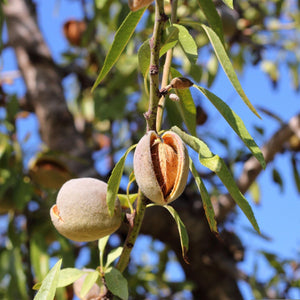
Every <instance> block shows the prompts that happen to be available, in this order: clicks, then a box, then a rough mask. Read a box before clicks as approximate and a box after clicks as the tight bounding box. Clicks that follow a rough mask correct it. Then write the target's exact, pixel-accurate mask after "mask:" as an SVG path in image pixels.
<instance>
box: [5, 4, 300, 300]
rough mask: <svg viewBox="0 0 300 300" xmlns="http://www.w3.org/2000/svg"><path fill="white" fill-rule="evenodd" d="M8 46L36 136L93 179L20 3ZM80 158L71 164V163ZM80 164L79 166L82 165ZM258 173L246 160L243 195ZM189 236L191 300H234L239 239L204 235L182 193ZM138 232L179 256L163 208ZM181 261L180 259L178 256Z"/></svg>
mask: <svg viewBox="0 0 300 300" xmlns="http://www.w3.org/2000/svg"><path fill="white" fill-rule="evenodd" d="M4 12H5V16H6V21H7V27H8V33H9V44H10V45H11V46H12V47H13V48H14V49H15V52H16V57H17V60H18V64H19V68H20V71H21V73H22V76H23V78H24V81H25V84H26V86H27V97H28V98H27V99H28V100H29V102H30V104H31V105H32V107H33V108H34V111H35V113H36V115H37V117H38V120H39V124H40V132H41V137H42V139H43V141H44V142H45V144H46V145H47V146H48V147H49V148H50V149H51V150H54V151H58V152H63V153H68V154H70V155H71V156H70V157H71V159H68V160H67V162H68V165H69V167H70V168H71V169H72V171H73V172H74V173H75V174H77V175H80V176H85V175H90V176H96V174H95V171H94V169H93V162H92V158H91V154H92V152H91V150H90V149H89V148H88V147H87V146H86V145H85V140H84V137H83V136H81V135H80V133H79V132H77V131H76V128H75V126H74V120H73V117H72V115H71V114H70V112H69V111H68V108H67V105H66V102H65V98H64V94H63V89H62V86H61V80H62V78H61V76H60V73H59V72H58V70H57V68H56V66H55V63H54V62H53V60H52V58H51V54H50V52H49V50H48V48H47V46H46V44H45V42H44V40H43V37H42V35H41V33H40V31H39V29H38V26H37V24H36V22H35V18H34V17H33V16H32V15H31V14H30V11H29V9H28V7H27V6H26V3H25V1H24V0H9V1H8V4H7V5H5V6H4ZM299 120H300V117H299V115H298V116H296V117H295V118H293V119H292V120H291V122H290V123H289V124H288V125H285V126H284V127H283V128H281V129H280V130H279V131H278V132H277V133H276V134H275V135H274V136H273V137H272V138H271V139H270V141H269V142H268V143H266V144H265V146H264V147H263V153H264V155H265V158H266V161H267V163H268V162H270V161H272V160H273V158H274V156H275V155H276V153H278V152H280V151H281V149H282V147H283V144H284V143H285V142H286V141H287V140H288V138H289V137H290V136H291V135H292V134H293V132H296V133H297V135H298V136H299V132H298V131H299V128H300V126H299ZM78 157H79V158H80V159H72V158H78ZM82 159H83V161H82ZM260 172H261V167H260V165H259V163H258V162H257V161H256V160H255V159H254V158H251V159H249V161H247V162H246V163H245V166H244V170H243V172H242V174H241V176H240V179H239V180H238V184H239V186H240V188H241V190H242V192H243V193H245V192H246V191H247V190H248V188H249V186H250V185H251V184H252V182H253V181H254V180H255V178H256V177H257V176H258V175H259V173H260ZM174 207H175V208H176V209H177V211H178V212H179V214H180V216H181V218H182V220H183V222H184V223H185V224H186V227H187V230H188V233H189V237H190V250H189V252H188V253H187V256H188V258H189V260H190V264H186V263H184V262H183V261H181V262H182V266H183V268H184V271H185V273H186V276H187V280H190V281H192V282H194V284H195V291H194V295H195V299H202V300H206V299H207V300H213V299H214V300H216V299H220V300H227V299H228V300H229V299H230V300H239V299H242V296H241V294H240V291H239V289H238V287H237V278H238V271H237V269H236V262H237V261H238V260H240V259H242V256H243V249H242V246H241V244H240V243H239V240H238V239H236V238H235V237H234V235H230V233H226V232H225V235H224V238H223V240H219V239H217V238H216V237H215V236H214V235H213V234H212V233H211V232H210V230H209V227H208V226H207V222H206V219H205V216H204V212H203V208H202V204H201V199H200V196H199V195H198V194H197V195H194V194H188V191H186V192H185V193H184V195H183V196H182V197H181V199H179V200H177V201H176V202H175V203H174ZM234 207H235V204H234V202H233V200H232V199H231V197H230V196H228V195H222V196H221V197H219V199H218V201H217V202H216V205H215V209H216V217H217V219H218V220H219V221H220V222H224V221H225V220H226V218H227V217H228V214H229V213H230V212H232V210H233V209H234ZM142 233H145V234H149V235H151V236H153V237H154V238H157V239H160V240H162V241H164V242H166V243H169V244H170V245H171V247H172V248H173V249H174V251H175V252H176V253H177V254H179V253H180V252H181V249H180V242H179V237H178V231H177V228H176V226H175V224H174V221H173V220H172V218H171V217H170V215H169V214H168V212H167V211H166V210H165V209H163V208H157V207H154V208H150V209H147V211H146V217H145V219H144V223H143V225H142ZM178 256H180V255H178Z"/></svg>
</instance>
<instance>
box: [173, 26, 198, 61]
mask: <svg viewBox="0 0 300 300" xmlns="http://www.w3.org/2000/svg"><path fill="white" fill-rule="evenodd" d="M173 26H175V27H176V28H177V29H178V30H179V32H178V40H179V44H180V46H181V48H182V50H183V52H184V53H185V55H186V57H187V58H188V60H189V61H190V62H191V64H195V63H196V62H197V59H198V49H197V45H196V43H195V41H194V39H193V37H192V36H191V35H190V33H189V31H188V30H187V29H186V28H185V27H184V26H182V25H179V24H174V25H173Z"/></svg>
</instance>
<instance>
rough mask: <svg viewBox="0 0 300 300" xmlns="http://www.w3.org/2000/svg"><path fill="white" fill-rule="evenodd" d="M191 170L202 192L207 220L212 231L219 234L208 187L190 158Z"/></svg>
mask: <svg viewBox="0 0 300 300" xmlns="http://www.w3.org/2000/svg"><path fill="white" fill-rule="evenodd" d="M190 170H191V172H192V174H193V176H194V179H195V183H196V185H197V187H198V190H199V192H200V195H201V199H202V203H203V208H204V211H205V215H206V219H207V221H208V224H209V227H210V230H211V231H212V232H214V233H218V227H217V222H216V220H215V212H214V208H213V206H212V203H211V200H210V197H209V194H208V192H207V190H206V187H205V185H204V183H203V181H202V179H201V177H200V176H199V174H198V172H197V170H196V168H195V165H194V163H193V161H192V159H191V158H190Z"/></svg>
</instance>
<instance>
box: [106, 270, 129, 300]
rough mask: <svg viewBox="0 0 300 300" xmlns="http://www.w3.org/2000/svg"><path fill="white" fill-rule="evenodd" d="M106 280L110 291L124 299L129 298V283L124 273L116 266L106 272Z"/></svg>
mask: <svg viewBox="0 0 300 300" xmlns="http://www.w3.org/2000/svg"><path fill="white" fill-rule="evenodd" d="M105 282H106V284H107V287H108V289H109V291H110V292H112V293H113V294H114V295H115V296H117V297H119V298H121V299H122V300H127V299H128V283H127V280H126V278H125V277H124V276H123V275H122V273H121V272H120V271H119V270H117V269H116V268H113V267H111V268H109V269H108V270H107V271H106V272H105Z"/></svg>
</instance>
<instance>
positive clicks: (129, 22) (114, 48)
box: [92, 7, 146, 91]
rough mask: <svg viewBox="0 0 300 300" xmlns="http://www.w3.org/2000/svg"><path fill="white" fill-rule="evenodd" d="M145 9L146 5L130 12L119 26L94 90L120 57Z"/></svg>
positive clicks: (93, 88)
mask: <svg viewBox="0 0 300 300" xmlns="http://www.w3.org/2000/svg"><path fill="white" fill-rule="evenodd" d="M145 10H146V7H145V8H144V9H141V10H138V11H136V12H130V13H129V14H128V16H127V17H126V19H125V20H124V21H123V23H122V24H121V26H120V27H119V29H118V31H117V32H116V35H115V38H114V41H113V43H112V45H111V47H110V49H109V51H108V53H107V56H106V58H105V60H104V63H103V67H102V69H101V71H100V74H99V75H98V78H97V79H96V81H95V83H94V85H93V87H92V91H94V90H95V88H96V87H97V86H98V84H99V83H100V82H101V81H102V80H103V79H104V78H105V76H106V75H107V74H108V72H109V71H110V70H111V68H112V67H113V66H114V64H115V63H116V61H117V60H118V58H119V57H120V55H121V53H122V52H123V50H124V49H125V47H126V45H127V43H128V41H129V40H130V38H131V36H132V34H133V32H134V30H135V28H136V26H137V24H138V23H139V21H140V19H141V17H142V15H143V14H144V12H145Z"/></svg>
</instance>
